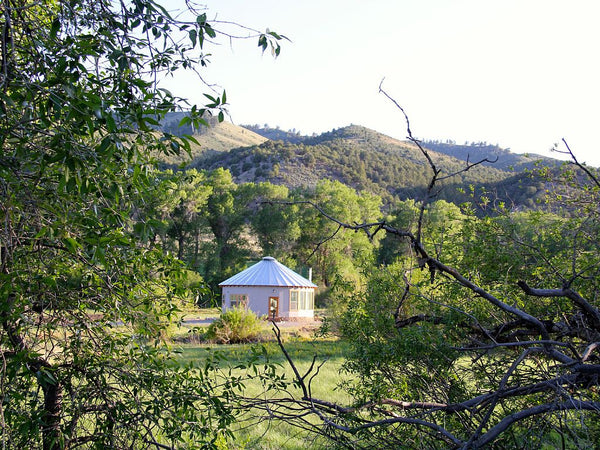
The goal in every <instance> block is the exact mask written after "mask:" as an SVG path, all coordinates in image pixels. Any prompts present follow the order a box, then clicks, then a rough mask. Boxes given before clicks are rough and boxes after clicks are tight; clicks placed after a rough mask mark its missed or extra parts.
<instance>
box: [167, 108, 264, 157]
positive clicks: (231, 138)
mask: <svg viewBox="0 0 600 450" xmlns="http://www.w3.org/2000/svg"><path fill="white" fill-rule="evenodd" d="M184 116H185V113H183V112H173V113H169V114H167V117H166V118H165V120H163V122H162V124H161V125H162V128H163V130H164V131H167V132H169V133H172V134H174V135H177V136H183V135H191V136H193V137H194V139H195V140H196V141H197V142H198V144H194V143H192V154H191V157H190V156H189V155H187V154H182V155H179V156H177V157H175V156H168V157H165V156H162V157H160V158H159V159H160V161H161V162H162V163H164V164H166V165H180V164H182V163H189V162H191V161H193V160H195V159H196V158H198V157H200V156H201V155H206V154H211V153H220V152H228V151H229V150H231V149H233V148H239V147H250V146H254V145H260V144H262V143H263V142H265V141H266V140H267V138H265V137H263V136H261V135H259V134H256V133H254V132H252V131H250V130H247V129H246V128H243V127H240V126H237V125H234V124H232V123H231V122H220V123H219V121H218V120H216V118H211V119H210V120H209V121H208V123H209V126H208V127H204V126H203V127H201V128H200V129H193V128H192V127H191V125H184V126H181V127H180V126H179V122H180V121H181V119H182V118H183V117H184Z"/></svg>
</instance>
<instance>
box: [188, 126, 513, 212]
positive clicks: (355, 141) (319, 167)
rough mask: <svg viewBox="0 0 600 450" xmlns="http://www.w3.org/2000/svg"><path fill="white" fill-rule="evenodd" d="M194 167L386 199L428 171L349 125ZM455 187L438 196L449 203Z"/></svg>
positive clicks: (462, 179) (448, 161)
mask: <svg viewBox="0 0 600 450" xmlns="http://www.w3.org/2000/svg"><path fill="white" fill-rule="evenodd" d="M432 156H433V157H434V159H435V161H436V164H439V165H440V167H442V168H443V169H444V170H445V172H446V173H451V172H459V171H460V170H461V169H462V168H463V167H464V162H462V161H460V160H458V159H456V158H453V157H450V156H448V155H444V154H441V153H437V152H432ZM192 166H193V167H198V168H203V169H214V168H216V167H225V168H228V169H229V170H230V171H231V172H232V174H233V175H234V177H235V178H236V180H237V181H238V182H260V181H270V182H272V183H276V184H284V185H287V186H288V187H291V188H294V187H301V186H302V187H312V186H315V185H316V184H317V182H318V181H319V180H321V179H324V178H328V179H334V180H339V181H341V182H343V183H344V184H347V185H349V186H352V187H354V188H355V189H357V190H367V191H370V192H373V193H376V194H378V195H381V196H382V197H383V198H384V200H385V201H388V202H389V201H392V200H393V199H398V198H400V199H404V198H410V197H414V196H415V195H417V196H418V195H420V193H422V192H423V190H424V189H425V187H426V186H427V183H428V181H429V179H430V177H431V170H430V168H429V166H428V165H427V164H426V161H425V159H424V158H423V155H422V154H421V152H420V151H419V149H418V148H417V147H416V146H415V145H413V144H412V143H409V142H405V141H399V140H397V139H393V138H391V137H389V136H385V135H383V134H381V133H377V132H376V131H374V130H370V129H368V128H365V127H361V126H356V125H351V126H348V127H344V128H340V129H337V130H333V131H331V132H327V133H323V134H321V135H318V136H314V137H307V138H305V139H304V140H303V141H302V142H301V143H288V142H282V141H277V142H274V141H267V142H265V143H263V144H261V145H256V146H252V147H246V148H237V149H233V150H231V151H230V152H227V153H220V154H211V155H207V156H206V157H204V158H199V159H197V160H196V161H195V162H194V163H193V164H192ZM510 176H512V173H510V172H507V171H503V170H499V169H496V168H493V167H484V166H479V167H475V168H473V169H472V170H470V171H468V172H466V173H461V174H459V175H458V176H457V177H455V178H453V179H452V183H446V186H447V187H449V188H451V187H452V186H453V185H454V184H459V185H468V184H476V185H481V184H483V183H497V182H500V181H502V180H505V179H507V178H509V177H510ZM454 191H456V189H446V190H445V191H444V192H443V193H441V194H440V195H441V196H442V197H447V198H449V199H452V198H453V197H455V196H456V195H457V194H454Z"/></svg>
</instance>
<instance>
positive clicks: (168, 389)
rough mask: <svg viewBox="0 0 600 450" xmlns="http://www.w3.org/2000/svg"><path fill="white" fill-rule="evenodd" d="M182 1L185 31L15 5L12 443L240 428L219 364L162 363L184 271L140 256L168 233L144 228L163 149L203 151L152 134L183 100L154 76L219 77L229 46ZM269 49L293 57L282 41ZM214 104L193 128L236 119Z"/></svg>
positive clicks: (150, 438)
mask: <svg viewBox="0 0 600 450" xmlns="http://www.w3.org/2000/svg"><path fill="white" fill-rule="evenodd" d="M186 7H187V9H186V12H185V14H184V15H181V16H177V17H183V19H177V18H176V17H174V16H172V15H171V14H170V13H169V12H168V11H167V10H166V9H165V8H164V7H163V6H162V5H161V4H160V3H158V2H155V1H153V0H135V1H132V2H125V1H122V2H121V1H116V2H115V1H109V0H94V1H91V0H82V1H66V0H65V1H56V0H42V1H36V2H34V1H14V0H3V1H2V16H1V18H0V28H1V30H2V38H1V48H0V51H1V54H0V146H1V151H0V198H1V202H0V221H1V223H2V226H1V228H0V328H1V331H0V355H1V360H2V369H1V373H0V374H1V376H0V380H1V382H0V397H1V405H2V409H1V411H0V412H1V418H2V431H1V436H0V439H1V440H2V444H3V447H4V446H7V447H10V448H19V447H20V448H40V447H43V448H44V449H58V448H74V447H82V446H88V447H107V448H148V447H150V446H153V447H155V448H162V447H164V446H175V445H177V443H178V442H180V441H181V440H186V441H188V440H189V441H190V442H195V443H196V444H197V445H198V446H211V445H213V444H214V442H215V439H216V438H217V437H218V435H219V434H221V433H225V432H227V426H228V424H229V423H230V422H231V421H232V420H233V417H232V415H231V412H232V411H231V408H229V407H228V406H227V405H226V404H225V403H222V402H221V403H220V402H218V401H215V400H214V398H215V397H214V396H216V395H218V394H216V392H217V390H218V391H219V392H223V394H224V395H227V393H228V392H230V391H231V388H228V387H224V388H223V389H225V390H224V391H223V390H222V389H221V388H220V387H219V386H218V383H219V382H218V381H217V380H216V379H215V378H214V377H213V376H212V370H211V369H210V367H209V366H207V368H206V370H203V371H193V370H191V369H190V368H176V367H170V366H168V365H167V363H166V361H167V359H166V358H167V356H168V354H167V353H166V352H165V349H164V348H163V347H162V346H161V345H159V343H160V338H161V335H162V330H163V329H164V327H165V323H166V322H168V320H169V318H170V317H171V316H172V314H173V312H174V310H175V303H174V301H173V299H174V296H175V295H177V294H178V292H177V291H176V289H174V283H173V282H172V280H173V279H174V278H173V277H178V276H179V273H180V272H179V269H178V267H179V265H178V264H177V262H176V261H174V260H172V259H171V258H169V257H166V256H165V255H164V254H163V252H162V251H161V250H160V249H158V248H148V247H147V246H143V245H141V243H142V242H143V240H144V238H147V237H149V236H152V235H153V234H154V231H153V230H152V227H153V225H154V224H155V223H153V222H152V221H150V220H147V221H138V222H137V223H134V220H133V219H134V218H133V217H132V211H135V210H136V209H137V208H138V207H139V205H141V204H143V203H144V201H145V200H147V198H148V197H146V195H147V194H148V191H149V190H148V186H149V185H150V182H149V178H150V177H152V172H153V168H152V165H151V164H149V163H148V162H149V160H150V158H149V155H150V154H152V153H153V152H167V153H169V152H175V153H177V152H181V151H186V150H189V148H190V146H189V139H188V138H186V137H183V138H179V137H176V136H173V135H170V134H165V133H162V134H161V133H159V132H156V131H154V130H153V126H155V125H157V124H158V121H159V120H160V118H161V117H163V116H164V114H165V113H166V112H168V111H171V110H174V109H176V108H177V105H178V103H179V100H180V99H178V98H175V97H173V96H172V95H171V94H170V93H169V92H166V91H164V90H161V89H159V88H158V86H157V81H156V80H158V79H159V78H160V77H162V76H166V75H169V74H171V73H173V72H174V71H176V70H179V69H194V68H195V67H196V66H198V64H200V65H205V64H206V60H205V57H204V54H203V51H205V50H206V46H207V45H208V44H207V43H208V40H209V39H214V38H217V37H218V31H217V29H216V28H215V27H216V26H217V24H216V23H214V22H213V23H211V22H209V21H208V20H207V18H206V14H205V13H204V12H203V11H196V10H195V9H194V7H193V5H192V4H191V3H189V2H186ZM187 18H189V20H187ZM256 37H257V38H258V40H259V45H260V46H261V47H262V48H263V50H264V49H266V48H268V47H271V48H272V49H273V51H274V52H275V53H276V54H277V53H279V44H278V41H279V40H280V39H281V36H279V35H277V34H276V33H274V32H268V33H266V34H261V33H256ZM207 97H208V99H209V103H208V105H206V106H205V107H202V108H196V107H193V108H192V110H191V112H190V114H189V117H187V118H186V119H184V120H183V122H184V123H189V122H193V123H196V124H197V125H198V124H200V123H201V122H205V120H204V119H203V116H204V115H205V114H209V110H210V109H211V108H213V109H214V111H215V112H216V113H217V114H218V116H219V117H221V118H222V114H223V112H222V110H221V108H222V107H223V106H224V104H225V103H226V97H225V94H224V93H223V94H222V95H217V94H215V93H211V94H209V95H208V96H207ZM207 411H209V413H207Z"/></svg>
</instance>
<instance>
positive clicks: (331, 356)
mask: <svg viewBox="0 0 600 450" xmlns="http://www.w3.org/2000/svg"><path fill="white" fill-rule="evenodd" d="M265 326H266V327H267V326H268V325H265ZM266 331H268V330H266ZM282 335H283V336H284V343H285V346H286V349H287V351H288V352H289V354H290V355H291V357H292V359H293V361H294V362H295V364H296V365H297V367H298V369H299V371H300V373H302V374H303V373H304V372H305V371H306V370H307V369H308V368H309V367H310V364H311V362H312V359H313V356H314V355H317V356H318V361H325V362H324V364H323V366H322V367H321V369H320V371H319V375H318V376H317V378H316V379H315V380H314V381H313V383H312V391H313V396H314V397H317V398H320V399H323V400H327V401H330V402H336V403H339V404H348V403H349V402H350V401H351V399H350V397H349V396H348V395H347V394H346V393H345V392H344V391H342V390H340V389H337V388H338V385H339V383H340V382H342V381H343V380H344V379H345V377H344V374H343V373H341V372H340V369H341V367H342V364H343V362H344V356H343V355H344V353H345V348H346V346H345V345H344V344H343V343H342V342H340V341H338V340H334V339H314V338H310V337H309V336H307V332H306V329H305V326H304V328H303V326H302V325H298V326H297V327H286V328H285V329H282ZM257 345H258V346H261V349H260V350H261V352H262V351H263V349H264V352H265V353H266V355H267V358H268V360H269V361H270V362H271V363H275V364H278V365H279V368H278V371H280V372H284V373H285V374H286V378H288V379H291V378H292V377H293V372H292V370H291V368H290V366H289V364H288V363H287V362H286V360H285V357H284V355H283V354H282V352H281V350H280V348H279V347H278V345H277V343H276V342H275V341H274V340H272V341H267V342H262V343H260V344H237V345H214V344H212V345H209V344H193V343H187V344H181V345H180V350H181V353H180V356H179V360H180V362H181V363H182V364H187V363H189V362H193V363H194V364H198V365H200V364H202V363H203V362H204V361H205V359H206V358H207V357H208V355H209V352H215V351H218V352H220V353H221V354H222V355H223V356H224V361H225V364H226V365H227V366H230V367H235V366H236V365H238V364H240V363H243V362H244V361H246V360H247V358H248V357H249V356H250V355H251V354H252V352H253V348H255V349H256V346H257ZM234 373H235V372H234ZM295 389H296V391H297V392H295V395H296V396H297V397H301V392H300V390H299V389H297V388H295ZM261 392H262V387H261V385H260V383H259V382H258V381H251V382H249V383H246V388H245V390H244V395H245V396H247V397H251V396H256V395H259V394H260V393H261ZM255 419H256V418H255ZM257 422H258V423H257ZM250 423H252V426H251V427H247V428H244V425H243V424H241V423H240V425H239V427H238V429H237V430H236V432H235V435H236V438H235V440H234V441H232V442H228V443H227V446H226V447H224V448H228V449H289V450H295V449H306V448H323V447H327V443H326V442H322V441H315V438H314V436H309V435H307V433H306V432H304V431H302V430H298V429H296V428H294V427H292V426H290V425H288V424H285V423H280V422H275V421H269V420H259V421H257V420H252V421H251V422H250Z"/></svg>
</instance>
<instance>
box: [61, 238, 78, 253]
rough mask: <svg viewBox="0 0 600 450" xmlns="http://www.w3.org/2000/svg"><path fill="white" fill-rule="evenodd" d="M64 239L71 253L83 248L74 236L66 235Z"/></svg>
mask: <svg viewBox="0 0 600 450" xmlns="http://www.w3.org/2000/svg"><path fill="white" fill-rule="evenodd" d="M62 241H63V244H64V245H65V247H66V248H67V250H68V251H69V252H70V253H73V254H76V253H77V250H78V249H80V248H81V244H80V243H79V242H77V241H76V240H75V239H73V238H72V237H65V238H63V240H62Z"/></svg>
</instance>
